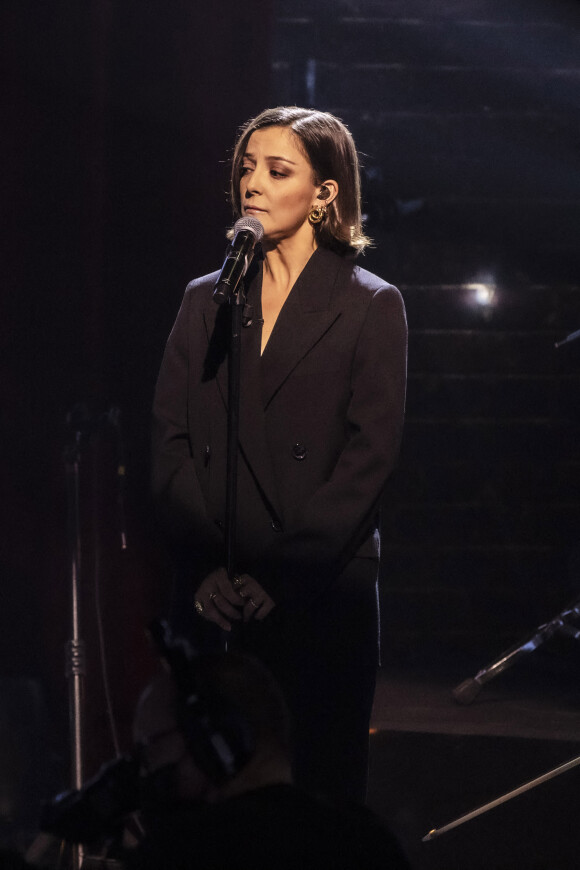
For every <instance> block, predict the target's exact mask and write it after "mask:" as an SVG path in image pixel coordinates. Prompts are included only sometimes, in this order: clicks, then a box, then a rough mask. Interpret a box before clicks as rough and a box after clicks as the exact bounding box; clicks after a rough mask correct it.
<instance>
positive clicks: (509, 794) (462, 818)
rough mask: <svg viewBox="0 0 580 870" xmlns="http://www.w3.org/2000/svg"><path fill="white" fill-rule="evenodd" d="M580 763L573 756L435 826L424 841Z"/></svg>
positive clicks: (426, 841) (578, 759)
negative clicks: (461, 814)
mask: <svg viewBox="0 0 580 870" xmlns="http://www.w3.org/2000/svg"><path fill="white" fill-rule="evenodd" d="M579 764H580V755H579V756H577V757H576V758H572V759H571V760H570V761H567V762H566V763H565V764H560V765H559V766H558V767H555V768H554V769H553V770H549V771H548V772H547V773H544V774H542V776H538V777H536V779H532V780H530V782H526V783H524V784H523V785H520V786H519V788H514V789H513V791H508V792H507V794H504V795H501V797H498V798H496V799H495V800H493V801H490V802H489V803H487V804H484V805H483V806H481V807H478V808H477V809H475V810H472V811H471V812H470V813H466V814H465V815H464V816H460V817H459V818H458V819H455V820H454V821H453V822H449V823H448V824H447V825H443V826H442V827H441V828H433V829H432V830H431V831H429V833H428V834H426V835H425V836H424V837H423V842H424V843H428V842H429V841H430V840H434V839H435V838H436V837H440V836H441V834H446V833H447V831H451V830H452V829H453V828H457V827H459V825H463V824H464V823H465V822H470V821H471V819H475V818H477V816H482V815H483V814H484V813H487V812H488V811H489V810H493V809H494V807H498V806H499V805H500V804H505V803H506V801H510V800H511V799H512V798H515V797H518V795H521V794H524V792H526V791H530V790H531V789H532V788H535V787H536V786H537V785H542V783H544V782H547V781H548V780H549V779H554V777H556V776H560V774H561V773H566V771H567V770H571V769H572V768H573V767H577V766H578V765H579Z"/></svg>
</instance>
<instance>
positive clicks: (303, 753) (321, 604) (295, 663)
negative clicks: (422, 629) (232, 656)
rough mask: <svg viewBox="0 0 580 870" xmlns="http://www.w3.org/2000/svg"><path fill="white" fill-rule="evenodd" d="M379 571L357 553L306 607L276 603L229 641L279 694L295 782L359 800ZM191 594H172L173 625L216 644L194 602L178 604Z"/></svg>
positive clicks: (200, 641)
mask: <svg viewBox="0 0 580 870" xmlns="http://www.w3.org/2000/svg"><path fill="white" fill-rule="evenodd" d="M377 573H378V565H377V562H376V561H375V560H374V559H361V558H355V559H353V560H352V561H351V562H350V563H349V565H348V566H347V568H346V569H345V570H344V571H343V573H342V574H341V575H340V576H339V577H338V578H336V579H335V580H334V581H333V582H332V584H331V585H330V586H329V591H328V593H327V594H325V595H324V596H322V597H321V598H319V599H317V601H316V602H315V603H314V604H313V605H312V606H311V607H309V608H308V610H306V611H297V612H296V613H292V614H289V613H284V612H282V611H281V610H278V609H277V608H276V609H274V610H273V611H272V613H271V614H270V615H269V616H268V617H266V619H265V620H264V621H263V622H257V621H252V622H250V623H247V624H246V625H244V626H243V627H241V628H240V630H239V631H238V630H236V632H235V633H234V634H233V637H232V638H231V641H232V644H231V646H233V648H235V649H237V650H239V651H241V652H247V653H251V654H252V655H255V656H256V657H257V658H259V659H260V660H261V661H263V662H264V664H266V665H267V667H268V668H269V669H270V670H271V671H272V673H273V674H274V676H275V677H276V679H277V680H278V682H279V684H280V686H281V688H282V691H283V692H284V695H285V697H286V701H287V703H288V706H289V708H290V713H291V717H292V734H293V751H294V754H293V766H294V778H295V783H296V785H298V786H300V787H301V788H304V789H305V790H307V791H309V792H311V793H313V794H319V795H324V796H327V797H330V798H332V799H336V800H354V801H357V802H359V803H364V801H365V799H366V789H367V779H368V751H369V722H370V715H371V709H372V703H373V697H374V691H375V681H376V670H377V665H378V604H377V590H376V583H377ZM190 588H191V587H190ZM189 597H191V595H188V594H187V593H186V595H185V596H184V595H183V594H181V595H179V594H178V595H177V596H176V602H175V605H176V606H175V607H174V617H173V619H172V622H173V627H174V630H175V631H178V632H180V633H185V634H186V635H189V637H190V639H191V640H192V641H193V643H194V645H195V646H196V647H197V648H198V649H199V650H200V651H202V650H204V649H206V650H209V649H215V645H216V638H217V634H216V633H215V632H214V631H213V628H214V626H212V625H211V624H208V623H207V622H204V621H203V620H201V619H199V617H197V618H196V617H195V611H194V607H193V600H191V601H187V602H186V601H184V598H189ZM220 634H221V633H220ZM222 637H223V634H222Z"/></svg>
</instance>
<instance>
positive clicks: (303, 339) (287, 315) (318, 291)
mask: <svg viewBox="0 0 580 870" xmlns="http://www.w3.org/2000/svg"><path fill="white" fill-rule="evenodd" d="M340 266H341V260H340V258H339V257H338V256H337V255H336V254H333V253H332V252H331V251H327V250H325V249H323V248H318V249H317V250H316V251H315V252H314V254H313V255H312V257H311V258H310V260H309V261H308V263H307V264H306V266H305V268H304V269H303V271H302V273H301V274H300V276H299V278H298V280H297V281H296V284H295V285H294V287H293V288H292V290H291V292H290V295H289V296H288V299H287V300H286V302H285V304H284V306H283V308H282V310H281V312H280V314H279V315H278V320H277V321H276V325H275V326H274V329H273V330H272V334H271V336H270V339H269V341H268V344H267V345H266V348H265V350H264V354H263V357H262V401H263V406H264V408H267V406H268V404H269V403H270V402H271V400H272V399H273V397H274V395H275V394H276V393H277V392H278V390H279V389H280V387H281V386H282V384H283V383H284V381H285V380H286V379H287V378H288V376H289V375H290V374H291V373H292V371H293V369H294V368H295V367H296V366H297V365H298V363H299V362H300V360H301V359H302V358H303V357H304V356H305V355H306V354H307V353H308V351H309V350H310V349H311V348H312V347H313V346H314V345H315V344H316V342H317V341H319V340H320V339H321V338H322V336H323V335H324V334H325V332H327V330H328V329H329V328H330V327H331V326H332V324H333V323H334V321H335V320H336V319H337V317H339V316H340V312H339V311H336V310H334V309H333V308H332V307H331V300H332V294H333V290H334V286H335V284H336V279H337V276H338V272H339V269H340Z"/></svg>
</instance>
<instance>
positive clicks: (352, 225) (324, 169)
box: [231, 106, 370, 256]
mask: <svg viewBox="0 0 580 870" xmlns="http://www.w3.org/2000/svg"><path fill="white" fill-rule="evenodd" d="M264 127H289V128H290V129H291V131H292V133H293V134H294V135H295V136H296V138H297V139H298V141H299V143H300V147H301V149H302V150H303V152H304V154H305V156H306V157H307V158H308V160H309V162H310V165H311V166H312V170H313V172H314V181H315V183H316V184H321V183H322V182H323V181H325V180H326V179H330V178H332V179H334V180H335V181H336V182H337V184H338V196H337V197H336V199H335V200H334V201H333V202H331V203H330V205H329V206H328V216H327V218H326V220H324V221H323V222H322V223H321V224H318V226H317V227H316V237H317V241H318V244H319V245H320V246H321V247H323V248H329V249H330V250H332V251H335V252H336V253H338V254H342V255H345V254H354V255H355V256H356V254H359V253H361V252H362V251H363V250H364V248H365V247H366V246H367V245H368V244H370V239H369V238H367V236H365V235H364V233H363V228H362V216H361V196H360V169H359V160H358V154H357V150H356V147H355V144H354V140H353V138H352V135H351V133H350V131H349V130H348V128H347V127H346V126H345V125H344V124H343V123H342V121H340V120H339V119H338V118H335V116H334V115H331V114H330V113H329V112H319V111H317V110H316V109H301V108H299V107H298V106H278V107H277V108H275V109H266V110H265V111H264V112H261V114H259V115H258V116H257V117H256V118H251V119H250V120H249V121H247V122H246V124H244V126H243V127H242V128H241V131H240V134H239V137H238V140H237V142H236V146H235V150H234V157H233V161H232V176H231V201H232V207H233V210H234V216H235V217H236V218H238V217H240V215H241V203H240V178H241V167H242V161H243V159H244V154H245V151H246V147H247V144H248V141H249V139H250V136H251V135H252V133H254V131H255V130H261V129H263V128H264Z"/></svg>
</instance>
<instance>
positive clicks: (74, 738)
mask: <svg viewBox="0 0 580 870" xmlns="http://www.w3.org/2000/svg"><path fill="white" fill-rule="evenodd" d="M81 435H82V433H81V431H80V430H78V431H76V432H74V433H72V436H71V441H70V442H69V443H68V444H67V446H66V448H65V454H64V458H65V468H66V491H67V513H68V540H69V552H70V595H71V639H70V640H69V641H68V643H67V644H66V665H65V676H66V678H67V680H68V683H69V721H70V731H71V786H72V788H74V789H77V790H78V789H80V788H81V786H82V784H83V745H82V737H83V712H84V680H85V644H84V641H83V640H82V639H81V637H80V576H81V531H80V510H79V477H80V475H79V469H80V454H81ZM82 858H83V850H82V846H81V845H74V846H73V847H72V860H73V870H79V868H80V866H81V864H82Z"/></svg>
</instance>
